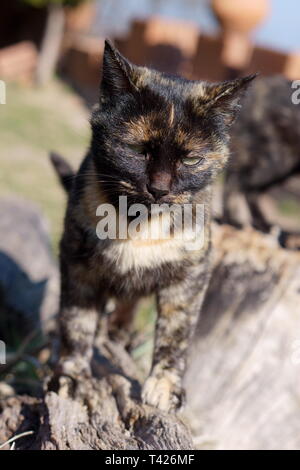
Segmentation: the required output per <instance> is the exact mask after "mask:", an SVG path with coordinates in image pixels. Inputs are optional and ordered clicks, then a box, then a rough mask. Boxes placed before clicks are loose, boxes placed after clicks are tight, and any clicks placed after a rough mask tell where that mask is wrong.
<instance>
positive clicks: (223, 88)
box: [206, 74, 258, 125]
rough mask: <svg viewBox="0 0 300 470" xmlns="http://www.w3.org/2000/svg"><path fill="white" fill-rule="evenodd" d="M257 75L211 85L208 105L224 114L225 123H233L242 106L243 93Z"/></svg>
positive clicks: (208, 90) (208, 91)
mask: <svg viewBox="0 0 300 470" xmlns="http://www.w3.org/2000/svg"><path fill="white" fill-rule="evenodd" d="M257 75H258V74H253V75H248V76H247V77H243V78H238V79H236V80H230V81H226V82H221V83H217V84H213V85H209V86H208V89H207V96H206V98H207V101H206V106H207V107H209V108H211V109H215V110H216V111H217V112H218V113H220V114H222V116H223V118H224V122H225V124H226V125H231V124H232V123H233V122H234V120H235V117H236V115H237V112H238V110H239V108H240V101H241V98H242V97H243V94H244V93H245V91H246V90H247V88H248V86H249V84H250V83H251V82H252V80H253V79H254V78H255V77H257Z"/></svg>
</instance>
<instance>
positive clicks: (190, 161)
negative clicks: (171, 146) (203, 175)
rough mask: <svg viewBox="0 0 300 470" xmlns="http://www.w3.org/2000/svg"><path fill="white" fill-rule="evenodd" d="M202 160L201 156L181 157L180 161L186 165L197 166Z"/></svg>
mask: <svg viewBox="0 0 300 470" xmlns="http://www.w3.org/2000/svg"><path fill="white" fill-rule="evenodd" d="M203 160H204V158H203V157H195V158H191V157H188V158H183V159H182V163H183V164H184V165H186V166H197V165H199V164H200V163H201V162H202V161H203Z"/></svg>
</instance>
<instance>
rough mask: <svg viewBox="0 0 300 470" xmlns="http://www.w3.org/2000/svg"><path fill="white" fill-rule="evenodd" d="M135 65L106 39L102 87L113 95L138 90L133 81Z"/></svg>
mask: <svg viewBox="0 0 300 470" xmlns="http://www.w3.org/2000/svg"><path fill="white" fill-rule="evenodd" d="M134 68H135V67H134V66H133V65H132V64H130V62H129V61H128V60H127V59H125V57H123V56H122V55H121V54H120V52H119V51H118V50H117V49H116V48H115V47H114V46H113V45H112V44H111V42H110V41H108V40H105V46H104V53H103V69H102V82H101V89H102V91H104V92H107V93H109V94H110V95H111V96H114V95H115V96H117V95H120V94H122V93H126V92H132V91H133V90H136V86H135V85H134V83H133V75H134Z"/></svg>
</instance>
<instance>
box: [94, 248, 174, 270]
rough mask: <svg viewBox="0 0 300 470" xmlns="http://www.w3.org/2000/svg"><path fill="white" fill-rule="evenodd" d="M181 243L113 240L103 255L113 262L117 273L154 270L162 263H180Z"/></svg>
mask: <svg viewBox="0 0 300 470" xmlns="http://www.w3.org/2000/svg"><path fill="white" fill-rule="evenodd" d="M182 249H183V243H182V241H180V240H153V241H152V242H151V241H148V242H147V241H138V240H115V241H114V242H113V243H112V244H111V245H110V246H109V247H108V248H106V249H105V251H104V253H103V255H104V257H106V258H107V259H109V260H110V261H113V262H114V263H115V264H116V266H117V269H118V271H120V272H121V273H126V272H127V271H130V270H131V269H134V270H138V269H141V268H144V269H146V268H155V267H157V266H159V265H161V264H163V263H167V262H174V261H180V260H181V259H182V258H183V251H182Z"/></svg>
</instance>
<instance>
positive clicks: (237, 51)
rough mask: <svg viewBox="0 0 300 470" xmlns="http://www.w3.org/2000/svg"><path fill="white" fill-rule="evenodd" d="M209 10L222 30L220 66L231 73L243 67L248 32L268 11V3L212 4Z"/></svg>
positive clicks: (220, 0)
mask: <svg viewBox="0 0 300 470" xmlns="http://www.w3.org/2000/svg"><path fill="white" fill-rule="evenodd" d="M211 5H212V9H213V11H214V13H215V15H216V17H217V19H218V21H219V22H220V24H221V26H222V30H223V51H222V61H223V63H224V64H225V65H226V66H227V67H230V68H232V69H239V70H241V69H243V68H245V67H247V65H248V64H249V61H250V59H251V54H252V49H253V46H252V44H251V41H250V39H249V34H250V32H251V31H252V30H253V29H254V28H255V27H256V26H257V25H258V24H259V23H261V22H262V21H263V20H264V19H265V18H266V16H267V15H268V13H269V11H270V1H269V0H212V1H211Z"/></svg>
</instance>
